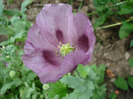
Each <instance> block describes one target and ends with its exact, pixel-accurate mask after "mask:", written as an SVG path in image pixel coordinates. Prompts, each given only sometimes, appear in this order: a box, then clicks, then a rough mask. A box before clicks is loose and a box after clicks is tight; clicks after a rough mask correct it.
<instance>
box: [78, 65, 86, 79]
mask: <svg viewBox="0 0 133 99" xmlns="http://www.w3.org/2000/svg"><path fill="white" fill-rule="evenodd" d="M77 70H78V72H79V73H80V75H81V76H82V77H83V78H85V77H86V76H87V70H86V69H85V68H84V67H83V65H82V64H79V65H78V67H77Z"/></svg>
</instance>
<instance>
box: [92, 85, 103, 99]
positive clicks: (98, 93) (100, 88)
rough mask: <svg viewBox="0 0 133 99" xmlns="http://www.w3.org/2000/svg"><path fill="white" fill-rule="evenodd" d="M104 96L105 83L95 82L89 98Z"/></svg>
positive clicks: (99, 98)
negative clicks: (97, 83)
mask: <svg viewBox="0 0 133 99" xmlns="http://www.w3.org/2000/svg"><path fill="white" fill-rule="evenodd" d="M105 97H106V85H101V86H98V85H96V84H95V90H94V91H93V96H92V98H91V99H105Z"/></svg>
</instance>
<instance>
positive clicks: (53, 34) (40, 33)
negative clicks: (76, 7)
mask: <svg viewBox="0 0 133 99" xmlns="http://www.w3.org/2000/svg"><path fill="white" fill-rule="evenodd" d="M94 44H95V35H94V32H93V27H92V25H91V22H90V20H89V19H88V18H87V16H86V15H84V14H83V13H77V14H76V15H73V13H72V7H71V6H70V5H68V4H47V5H45V7H44V8H43V9H42V10H41V12H40V13H39V15H38V16H37V18H36V23H35V24H34V25H33V26H32V27H31V28H30V29H29V31H28V37H27V41H26V42H25V47H24V52H25V55H23V62H24V64H25V65H26V67H28V68H29V69H31V70H32V71H34V72H35V73H36V74H37V75H38V76H39V78H40V81H41V82H42V83H43V84H44V83H47V82H55V81H57V80H58V79H59V78H61V77H62V76H63V75H65V74H67V73H69V72H71V71H73V70H74V69H75V68H76V67H77V65H78V64H84V65H85V64H87V63H88V62H90V61H91V57H92V53H93V49H94ZM66 45H67V46H68V47H69V50H70V51H69V50H68V52H69V53H68V52H67V51H66V50H67V49H66V50H64V49H63V50H62V48H63V46H64V48H66ZM63 51H65V54H64V52H63Z"/></svg>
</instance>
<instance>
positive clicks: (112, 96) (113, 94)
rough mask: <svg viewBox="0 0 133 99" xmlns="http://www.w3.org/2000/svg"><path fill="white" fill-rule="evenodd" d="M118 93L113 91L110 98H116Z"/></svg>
mask: <svg viewBox="0 0 133 99" xmlns="http://www.w3.org/2000/svg"><path fill="white" fill-rule="evenodd" d="M116 97H117V96H116V94H115V93H114V92H113V93H111V94H110V95H109V98H110V99H116Z"/></svg>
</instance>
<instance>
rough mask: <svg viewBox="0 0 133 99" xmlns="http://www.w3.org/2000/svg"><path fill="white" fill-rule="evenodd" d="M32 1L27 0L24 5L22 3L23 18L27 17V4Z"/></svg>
mask: <svg viewBox="0 0 133 99" xmlns="http://www.w3.org/2000/svg"><path fill="white" fill-rule="evenodd" d="M30 3H32V0H25V1H24V2H23V3H22V5H21V13H22V17H23V18H26V16H27V15H26V14H25V11H26V10H27V8H26V7H27V6H28V5H29V4H30Z"/></svg>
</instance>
